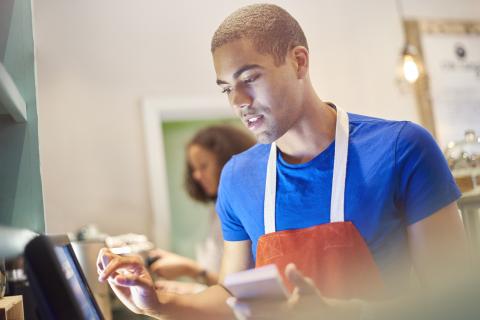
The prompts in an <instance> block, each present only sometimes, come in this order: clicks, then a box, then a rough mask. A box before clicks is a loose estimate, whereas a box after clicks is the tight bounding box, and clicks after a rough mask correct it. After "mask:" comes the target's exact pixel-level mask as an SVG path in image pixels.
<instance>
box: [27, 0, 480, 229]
mask: <svg viewBox="0 0 480 320" xmlns="http://www.w3.org/2000/svg"><path fill="white" fill-rule="evenodd" d="M251 2H253V1H240V0H238V1H219V0H204V1H186V0H177V1H159V0H142V1H135V0H102V1H98V0H82V1H64V0H35V1H34V18H35V37H36V39H35V41H36V50H37V52H36V54H37V69H38V105H39V118H40V121H39V134H40V148H41V149H40V153H41V164H42V172H43V184H44V193H45V199H44V202H45V211H46V220H47V228H48V231H50V232H65V231H72V230H75V229H77V228H78V227H80V226H82V225H84V224H87V223H89V222H95V223H97V224H98V225H99V227H100V228H101V229H102V230H104V231H106V232H109V233H123V232H130V231H132V232H140V233H147V234H148V235H150V236H151V222H152V221H151V220H152V215H151V208H150V205H149V198H148V183H147V167H146V159H145V146H144V143H143V131H142V130H143V128H142V121H141V112H140V107H139V106H140V100H141V99H142V98H143V97H160V98H162V97H170V98H174V99H175V98H185V97H187V98H192V97H199V96H201V97H204V98H205V97H206V98H207V99H210V98H212V99H213V98H214V97H215V98H217V99H218V95H219V93H218V92H219V90H218V89H217V88H216V86H215V85H214V82H215V74H214V72H213V67H212V65H211V57H210V52H209V45H210V37H211V35H212V33H213V31H214V30H215V28H216V27H217V25H218V24H219V23H220V22H221V21H222V19H223V18H224V17H225V16H226V15H227V14H229V13H230V12H231V11H233V10H234V9H236V8H238V7H240V6H242V5H245V4H247V3H251ZM274 2H275V3H277V4H279V5H281V6H283V7H284V8H286V9H287V10H289V11H290V12H291V13H292V14H293V15H294V16H295V17H296V18H297V19H298V20H299V22H300V24H301V25H302V26H303V28H304V30H305V32H306V34H307V38H308V39H309V43H310V51H311V55H312V62H311V77H312V80H313V82H314V85H315V86H316V88H317V89H318V92H319V94H320V96H321V97H322V98H323V99H326V100H331V101H334V102H335V103H337V104H339V105H341V106H342V107H343V108H345V109H346V110H348V111H351V112H356V113H363V114H369V115H375V116H380V117H387V118H391V119H409V120H413V121H417V119H418V117H417V113H416V109H415V105H414V100H413V97H412V96H411V94H408V93H407V94H402V93H400V92H399V90H398V88H397V87H396V85H395V68H396V63H397V61H398V55H399V51H400V49H401V47H402V45H403V43H402V42H403V35H402V30H401V24H400V21H399V16H398V12H397V9H396V5H395V2H394V1H393V0H364V1H356V0H321V1H320V0H310V1H309V0H302V1H299V0H297V1H293V0H291V1H274ZM403 7H404V11H405V14H406V15H408V16H409V17H435V18H448V17H454V18H468V19H480V1H478V0H448V1H447V0H442V1H439V0H428V1H426V0H423V1H417V0H403ZM225 108H228V107H227V104H226V100H225Z"/></svg>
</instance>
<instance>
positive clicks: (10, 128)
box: [0, 0, 45, 232]
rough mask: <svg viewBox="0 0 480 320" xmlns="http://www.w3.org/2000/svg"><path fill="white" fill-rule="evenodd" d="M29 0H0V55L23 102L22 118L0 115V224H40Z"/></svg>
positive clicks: (37, 228)
mask: <svg viewBox="0 0 480 320" xmlns="http://www.w3.org/2000/svg"><path fill="white" fill-rule="evenodd" d="M31 10H32V8H31V2H30V0H1V4H0V20H1V21H2V22H1V23H0V28H1V30H0V50H1V52H0V58H1V59H2V63H3V64H4V66H5V68H6V69H7V71H8V72H9V74H10V75H11V77H12V79H13V81H14V82H15V84H16V85H17V88H18V89H19V91H20V94H21V95H22V96H23V98H24V100H25V102H26V104H27V118H28V122H27V123H16V122H14V121H13V119H12V118H11V117H10V116H9V115H0V224H3V225H9V226H16V227H23V228H28V229H31V230H34V231H37V232H43V231H44V230H45V222H44V213H43V200H42V185H41V179H40V161H39V149H38V128H37V125H38V122H37V106H36V96H35V65H34V47H33V32H32V11H31Z"/></svg>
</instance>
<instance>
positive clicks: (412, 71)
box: [402, 44, 420, 83]
mask: <svg viewBox="0 0 480 320" xmlns="http://www.w3.org/2000/svg"><path fill="white" fill-rule="evenodd" d="M416 55H417V50H416V48H415V47H414V46H412V45H408V44H407V45H405V49H404V50H403V54H402V71H403V77H404V78H405V80H407V81H408V82H409V83H414V82H415V81H417V79H418V77H419V76H420V69H419V67H418V64H417V61H416Z"/></svg>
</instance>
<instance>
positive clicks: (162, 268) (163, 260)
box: [149, 249, 202, 280]
mask: <svg viewBox="0 0 480 320" xmlns="http://www.w3.org/2000/svg"><path fill="white" fill-rule="evenodd" d="M149 256H150V257H151V258H153V259H156V261H155V262H154V263H152V265H151V266H150V270H151V271H152V272H154V273H155V274H156V275H158V276H159V277H162V278H165V279H168V280H174V279H176V278H178V277H182V276H188V277H191V278H195V277H196V276H198V275H199V274H200V273H201V272H202V268H201V267H200V266H199V265H198V263H196V262H195V261H193V260H192V259H189V258H186V257H182V256H180V255H177V254H175V253H172V252H169V251H166V250H161V249H155V250H152V251H151V252H150V254H149Z"/></svg>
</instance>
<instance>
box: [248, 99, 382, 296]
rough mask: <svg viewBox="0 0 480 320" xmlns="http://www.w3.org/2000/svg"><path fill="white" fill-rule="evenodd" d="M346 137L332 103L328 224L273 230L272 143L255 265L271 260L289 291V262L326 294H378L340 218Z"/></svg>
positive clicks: (345, 123) (364, 253)
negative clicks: (332, 156) (262, 231)
mask: <svg viewBox="0 0 480 320" xmlns="http://www.w3.org/2000/svg"><path fill="white" fill-rule="evenodd" d="M348 139H349V120H348V114H347V113H346V112H345V111H343V110H342V109H340V108H338V107H337V123H336V129H335V159H334V166H333V181H332V199H331V211H330V223H327V224H322V225H318V226H313V227H310V228H305V229H296V230H285V231H278V232H276V230H275V198H276V175H277V169H276V162H277V147H276V145H275V143H272V146H271V149H270V155H269V159H268V167H267V178H266V183H265V203H264V223H265V234H264V235H263V236H261V237H260V238H259V240H258V244H257V259H256V267H261V266H264V265H267V264H272V263H273V264H276V265H277V267H278V269H279V270H280V272H281V274H282V276H283V278H284V280H285V283H286V284H287V286H288V287H289V289H292V285H291V284H290V283H289V282H288V281H287V280H286V278H285V275H284V270H285V266H286V265H287V264H289V263H290V262H293V263H295V265H296V266H297V268H298V269H299V270H300V271H301V272H302V273H303V274H304V275H305V276H308V277H310V278H312V280H313V281H314V282H315V284H316V286H317V288H318V289H319V290H320V292H321V293H322V295H324V296H326V297H330V298H338V299H350V298H364V299H365V298H367V299H368V298H376V297H380V295H381V293H382V292H383V281H382V279H381V276H380V272H379V270H378V268H377V266H376V264H375V262H374V260H373V257H372V255H371V253H370V251H369V249H368V247H367V245H366V243H365V241H364V240H363V238H362V236H361V235H360V233H359V232H358V230H357V229H356V227H355V226H354V225H353V224H352V223H351V222H345V221H344V191H345V178H346V171H347V156H348ZM299 209H300V208H299Z"/></svg>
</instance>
